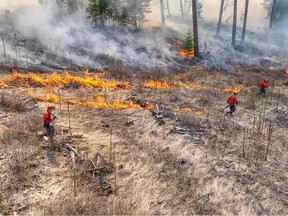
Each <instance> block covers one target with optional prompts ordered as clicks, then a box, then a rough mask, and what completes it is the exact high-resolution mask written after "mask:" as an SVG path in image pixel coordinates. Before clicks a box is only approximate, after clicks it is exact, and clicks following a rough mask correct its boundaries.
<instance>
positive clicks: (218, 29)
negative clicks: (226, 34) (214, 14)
mask: <svg viewBox="0 0 288 216" xmlns="http://www.w3.org/2000/svg"><path fill="white" fill-rule="evenodd" d="M224 1H225V0H221V4H220V11H219V18H218V23H217V31H216V35H219V33H220V31H221V26H222V17H223V11H224Z"/></svg>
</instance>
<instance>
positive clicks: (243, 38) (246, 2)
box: [241, 0, 249, 44]
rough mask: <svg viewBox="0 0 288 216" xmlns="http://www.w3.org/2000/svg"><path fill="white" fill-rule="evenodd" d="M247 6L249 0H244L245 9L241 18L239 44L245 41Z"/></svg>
mask: <svg viewBox="0 0 288 216" xmlns="http://www.w3.org/2000/svg"><path fill="white" fill-rule="evenodd" d="M248 6H249V0H246V1H245V11H244V19H243V29H242V37H241V44H243V43H244V42H245V36H246V26H247V18H248V8H249V7H248Z"/></svg>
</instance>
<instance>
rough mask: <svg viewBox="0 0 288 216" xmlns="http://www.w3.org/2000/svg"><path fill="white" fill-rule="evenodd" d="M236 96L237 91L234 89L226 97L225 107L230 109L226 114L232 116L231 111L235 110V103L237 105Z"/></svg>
mask: <svg viewBox="0 0 288 216" xmlns="http://www.w3.org/2000/svg"><path fill="white" fill-rule="evenodd" d="M236 96H237V92H236V91H234V92H233V94H232V95H231V96H230V97H229V98H228V100H227V104H228V105H227V106H226V107H225V108H227V107H230V111H229V112H227V113H226V115H228V114H230V115H231V116H233V113H234V112H235V111H236V105H238V100H237V98H236ZM225 108H224V109H225Z"/></svg>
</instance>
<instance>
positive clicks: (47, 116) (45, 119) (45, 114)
mask: <svg viewBox="0 0 288 216" xmlns="http://www.w3.org/2000/svg"><path fill="white" fill-rule="evenodd" d="M43 122H44V124H50V123H51V122H52V112H50V111H49V110H45V111H44V112H43Z"/></svg>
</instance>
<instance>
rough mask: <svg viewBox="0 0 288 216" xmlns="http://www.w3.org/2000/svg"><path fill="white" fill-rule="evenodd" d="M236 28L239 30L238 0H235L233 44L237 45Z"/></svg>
mask: <svg viewBox="0 0 288 216" xmlns="http://www.w3.org/2000/svg"><path fill="white" fill-rule="evenodd" d="M236 30H237V0H234V12H233V28H232V42H231V45H232V47H234V46H235V45H236Z"/></svg>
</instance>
